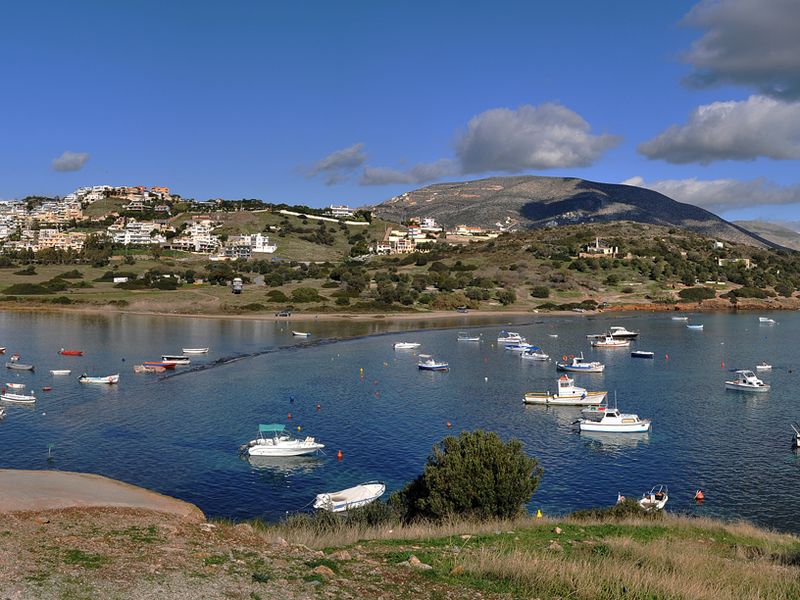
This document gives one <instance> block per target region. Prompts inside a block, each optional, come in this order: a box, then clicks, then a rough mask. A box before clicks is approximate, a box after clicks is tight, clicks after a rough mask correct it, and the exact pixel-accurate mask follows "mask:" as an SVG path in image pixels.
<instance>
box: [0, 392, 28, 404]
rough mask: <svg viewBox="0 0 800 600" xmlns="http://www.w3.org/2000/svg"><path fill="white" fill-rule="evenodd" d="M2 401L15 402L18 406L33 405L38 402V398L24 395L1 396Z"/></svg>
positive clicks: (8, 394)
mask: <svg viewBox="0 0 800 600" xmlns="http://www.w3.org/2000/svg"><path fill="white" fill-rule="evenodd" d="M0 400H2V401H3V402H15V403H17V404H33V403H34V402H36V396H26V395H24V394H11V393H4V394H0Z"/></svg>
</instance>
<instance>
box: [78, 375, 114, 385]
mask: <svg viewBox="0 0 800 600" xmlns="http://www.w3.org/2000/svg"><path fill="white" fill-rule="evenodd" d="M78 381H79V382H81V383H108V384H112V383H119V373H117V374H116V375H105V376H103V377H90V376H89V375H87V374H86V373H84V374H83V375H81V376H80V377H78Z"/></svg>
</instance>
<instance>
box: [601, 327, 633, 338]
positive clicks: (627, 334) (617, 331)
mask: <svg viewBox="0 0 800 600" xmlns="http://www.w3.org/2000/svg"><path fill="white" fill-rule="evenodd" d="M608 334H609V335H610V336H611V337H612V338H616V339H620V340H632V339H633V338H636V337H639V332H638V331H628V330H627V329H625V328H624V327H620V326H615V327H609V328H608Z"/></svg>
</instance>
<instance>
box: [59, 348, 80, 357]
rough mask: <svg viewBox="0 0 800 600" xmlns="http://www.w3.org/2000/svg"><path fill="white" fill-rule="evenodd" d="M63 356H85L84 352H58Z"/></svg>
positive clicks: (63, 350)
mask: <svg viewBox="0 0 800 600" xmlns="http://www.w3.org/2000/svg"><path fill="white" fill-rule="evenodd" d="M58 353H59V354H60V355H61V356H83V350H67V349H66V348H62V349H61V350H59V351H58Z"/></svg>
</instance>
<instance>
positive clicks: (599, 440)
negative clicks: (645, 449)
mask: <svg viewBox="0 0 800 600" xmlns="http://www.w3.org/2000/svg"><path fill="white" fill-rule="evenodd" d="M580 436H581V440H582V441H583V442H584V445H585V446H586V447H587V448H588V449H589V450H592V451H594V452H611V453H615V452H622V451H625V450H631V449H633V448H637V447H639V446H640V445H646V444H649V443H650V434H649V433H648V432H643V433H600V432H597V431H583V432H581V434H580Z"/></svg>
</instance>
